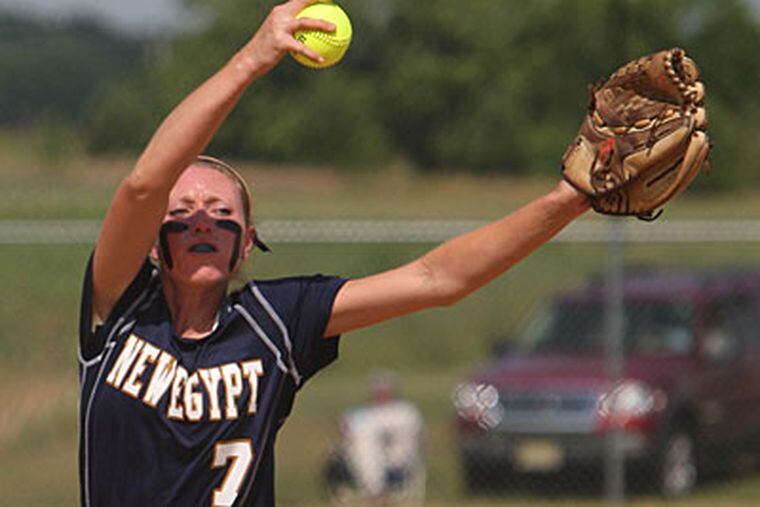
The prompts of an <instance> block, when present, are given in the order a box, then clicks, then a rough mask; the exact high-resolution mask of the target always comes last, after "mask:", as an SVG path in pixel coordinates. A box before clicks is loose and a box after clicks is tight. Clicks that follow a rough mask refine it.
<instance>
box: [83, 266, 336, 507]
mask: <svg viewBox="0 0 760 507" xmlns="http://www.w3.org/2000/svg"><path fill="white" fill-rule="evenodd" d="M90 270H91V268H90V267H88V269H87V276H86V279H85V286H84V291H83V296H82V310H81V316H80V317H81V322H80V354H79V355H80V358H79V359H80V383H81V393H80V410H79V412H80V414H79V422H80V444H79V453H80V456H79V458H80V483H81V503H82V505H84V506H117V505H125V506H153V505H166V506H169V505H172V506H175V505H193V506H202V505H210V506H213V505H234V506H240V505H246V506H256V507H263V506H272V505H274V452H273V451H274V440H275V436H276V434H277V431H278V429H279V428H280V426H281V425H282V423H283V421H284V420H285V418H286V417H287V415H288V414H289V413H290V409H291V407H292V404H293V400H294V397H295V394H296V392H297V391H298V389H299V388H300V387H301V386H302V385H303V383H304V382H305V381H306V380H308V379H309V378H310V377H311V376H312V375H314V374H315V373H316V372H317V371H319V370H320V369H321V368H323V367H325V366H326V365H328V364H329V363H331V362H332V361H334V360H335V358H336V357H337V354H338V337H333V338H324V337H323V333H324V330H325V327H326V325H327V322H328V319H329V316H330V312H331V309H332V304H333V301H334V299H335V295H336V294H337V292H338V290H339V288H340V287H341V286H342V284H343V283H344V282H345V280H343V279H341V278H335V277H325V276H321V275H317V276H313V277H296V278H287V279H281V280H271V281H253V282H249V283H248V284H247V285H246V286H245V287H244V288H243V289H241V290H239V291H236V292H234V293H232V294H230V295H229V296H228V297H227V299H226V300H225V302H224V304H223V305H222V308H221V309H220V313H219V318H218V323H217V325H216V327H215V329H214V330H213V331H212V332H211V334H209V335H208V336H207V337H205V338H203V339H200V340H187V339H183V338H181V337H178V336H176V335H175V334H174V332H173V329H172V322H171V315H170V312H169V308H168V306H167V304H166V301H165V299H164V295H163V292H162V290H161V283H160V278H159V276H158V273H157V270H156V269H155V268H154V267H153V266H152V265H151V264H150V263H149V262H146V263H145V265H144V266H143V268H142V269H141V271H140V273H139V274H138V275H137V276H136V278H135V280H134V281H133V282H132V283H131V285H130V286H129V288H128V289H127V290H126V291H125V293H124V295H123V296H122V297H121V299H120V300H119V302H118V303H117V305H116V306H115V307H114V309H113V311H112V313H111V315H110V316H109V317H108V320H107V321H106V322H105V323H104V324H103V325H101V326H98V327H97V328H96V329H95V330H92V329H91V322H92V314H91V307H92V301H91V283H90Z"/></svg>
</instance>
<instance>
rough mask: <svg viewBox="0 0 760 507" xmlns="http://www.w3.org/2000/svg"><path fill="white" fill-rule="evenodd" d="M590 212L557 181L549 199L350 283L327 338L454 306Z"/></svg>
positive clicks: (573, 192) (585, 203)
mask: <svg viewBox="0 0 760 507" xmlns="http://www.w3.org/2000/svg"><path fill="white" fill-rule="evenodd" d="M588 209H589V203H588V198H587V197H586V196H585V195H583V194H581V193H579V192H578V191H576V190H575V189H573V188H572V187H571V186H570V185H568V184H567V183H566V182H565V181H561V182H560V183H559V185H557V187H556V188H555V189H554V190H553V191H551V192H550V193H548V194H547V195H545V196H543V197H540V198H538V199H536V200H534V201H533V202H531V203H529V204H527V205H525V206H524V207H522V208H520V209H519V210H517V211H515V212H514V213H512V214H510V215H508V216H506V217H504V218H502V219H501V220H498V221H496V222H492V223H490V224H488V225H485V226H483V227H480V228H478V229H475V230H474V231H471V232H469V233H466V234H463V235H461V236H457V237H455V238H453V239H451V240H449V241H447V242H445V243H443V244H442V245H440V246H438V247H437V248H435V249H433V250H431V251H430V252H428V253H427V254H425V255H423V256H422V257H420V258H419V259H417V260H415V261H413V262H411V263H409V264H406V265H404V266H401V267H399V268H396V269H393V270H390V271H386V272H384V273H380V274H377V275H372V276H368V277H366V278H360V279H356V280H351V281H349V282H347V283H346V284H345V285H344V286H343V288H342V289H341V290H340V292H338V295H337V297H336V300H335V303H334V305H333V312H332V315H331V317H330V321H329V323H328V325H327V329H326V330H325V336H335V335H337V334H341V333H345V332H347V331H350V330H352V329H357V328H361V327H365V326H368V325H371V324H375V323H377V322H381V321H384V320H387V319H390V318H393V317H397V316H400V315H404V314H407V313H411V312H414V311H417V310H422V309H425V308H429V307H434V306H446V305H450V304H453V303H455V302H457V301H459V300H460V299H462V298H463V297H465V296H466V295H468V294H470V293H471V292H473V291H475V290H476V289H478V288H480V287H482V286H483V285H485V284H487V283H488V282H490V281H491V280H493V279H494V278H496V277H497V276H499V275H500V274H502V273H504V272H505V271H506V270H508V269H509V268H511V267H512V266H514V265H515V264H516V263H517V262H519V261H520V260H521V259H523V258H524V257H525V256H527V255H528V254H530V253H531V252H532V251H534V250H535V249H536V248H538V247H539V246H540V245H542V244H544V243H545V242H547V241H549V240H550V239H551V238H552V237H553V236H554V235H555V234H557V233H558V232H559V231H560V230H562V228H564V227H565V226H566V225H567V224H568V223H570V222H571V221H572V220H573V219H575V218H577V217H578V216H580V215H582V214H583V213H584V212H585V211H586V210H588Z"/></svg>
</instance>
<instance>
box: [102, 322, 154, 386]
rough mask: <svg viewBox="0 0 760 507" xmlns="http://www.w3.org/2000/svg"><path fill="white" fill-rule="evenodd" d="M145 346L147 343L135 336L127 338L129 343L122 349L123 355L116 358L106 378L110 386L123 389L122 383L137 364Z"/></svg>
mask: <svg viewBox="0 0 760 507" xmlns="http://www.w3.org/2000/svg"><path fill="white" fill-rule="evenodd" d="M143 345H145V342H144V341H142V340H141V339H139V338H138V337H137V336H135V335H130V336H129V338H127V342H126V343H125V344H124V347H123V348H122V349H121V354H119V357H118V358H116V361H115V362H114V363H113V368H111V372H110V373H109V374H108V377H106V382H107V383H108V384H111V385H112V386H114V387H115V388H116V389H121V383H122V382H124V377H125V376H126V375H127V372H128V371H129V368H131V367H132V364H133V363H134V362H135V358H136V357H137V354H138V352H140V349H141V348H142V346H143Z"/></svg>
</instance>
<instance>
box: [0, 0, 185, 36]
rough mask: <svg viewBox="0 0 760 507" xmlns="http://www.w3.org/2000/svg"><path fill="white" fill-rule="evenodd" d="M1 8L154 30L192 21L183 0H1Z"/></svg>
mask: <svg viewBox="0 0 760 507" xmlns="http://www.w3.org/2000/svg"><path fill="white" fill-rule="evenodd" d="M0 10H6V11H12V12H21V13H31V14H34V15H38V16H40V17H42V18H44V19H51V20H56V19H66V18H69V17H72V16H74V17H94V18H96V19H99V20H102V21H104V22H106V23H107V24H108V25H110V26H113V27H115V28H118V29H120V30H123V31H127V32H137V33H146V32H147V33H155V32H160V31H163V30H166V29H175V28H180V27H182V26H186V24H187V23H189V22H190V21H191V18H190V17H189V15H188V14H187V13H186V12H185V11H184V10H183V8H182V4H181V0H0Z"/></svg>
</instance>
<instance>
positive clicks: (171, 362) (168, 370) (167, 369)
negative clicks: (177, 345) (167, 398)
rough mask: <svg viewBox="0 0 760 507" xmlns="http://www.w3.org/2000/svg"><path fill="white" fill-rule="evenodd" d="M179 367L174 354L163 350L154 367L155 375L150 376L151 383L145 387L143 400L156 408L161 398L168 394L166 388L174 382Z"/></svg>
mask: <svg viewBox="0 0 760 507" xmlns="http://www.w3.org/2000/svg"><path fill="white" fill-rule="evenodd" d="M176 368H177V360H176V359H174V356H172V355H171V354H169V353H167V352H166V351H162V352H161V355H160V356H158V363H156V367H155V368H154V369H153V376H151V378H150V383H149V384H148V387H147V389H145V396H143V401H144V402H145V403H147V404H148V405H150V406H151V407H153V408H156V406H157V405H158V402H159V400H161V398H163V396H164V394H166V390H167V389H169V386H170V385H171V384H172V380H173V379H174V371H175V370H176Z"/></svg>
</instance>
